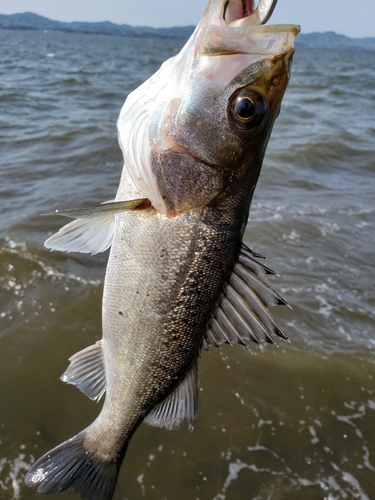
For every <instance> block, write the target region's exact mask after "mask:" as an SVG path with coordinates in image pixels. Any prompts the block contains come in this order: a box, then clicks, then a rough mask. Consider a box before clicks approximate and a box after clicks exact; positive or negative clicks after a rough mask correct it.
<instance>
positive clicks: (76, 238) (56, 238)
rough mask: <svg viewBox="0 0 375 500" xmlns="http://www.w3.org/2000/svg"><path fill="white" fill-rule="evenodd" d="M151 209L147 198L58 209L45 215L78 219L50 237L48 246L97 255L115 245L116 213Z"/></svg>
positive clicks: (47, 241)
mask: <svg viewBox="0 0 375 500" xmlns="http://www.w3.org/2000/svg"><path fill="white" fill-rule="evenodd" d="M142 208H150V203H149V201H148V200H147V198H140V199H139V200H128V201H108V202H105V203H102V204H101V205H99V206H95V207H82V208H71V209H67V210H56V211H55V212H51V213H49V214H45V215H62V216H64V217H70V218H72V219H75V218H76V219H77V220H75V221H73V222H70V223H69V224H66V225H65V226H63V227H62V228H61V229H59V231H58V232H57V233H56V234H54V235H52V236H51V237H50V238H48V239H47V240H46V241H45V243H44V246H45V247H46V248H49V249H50V250H59V251H61V252H80V253H90V254H91V255H95V254H97V253H100V252H104V251H105V250H107V248H109V247H110V246H111V245H112V240H113V234H114V231H115V214H117V213H121V212H126V211H133V210H141V209H142Z"/></svg>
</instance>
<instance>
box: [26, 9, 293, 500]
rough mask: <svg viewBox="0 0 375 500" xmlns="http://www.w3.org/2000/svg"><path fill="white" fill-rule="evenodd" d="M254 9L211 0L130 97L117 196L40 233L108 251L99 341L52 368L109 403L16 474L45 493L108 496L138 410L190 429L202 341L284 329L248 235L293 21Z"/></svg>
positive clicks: (104, 499) (52, 242)
mask: <svg viewBox="0 0 375 500" xmlns="http://www.w3.org/2000/svg"><path fill="white" fill-rule="evenodd" d="M229 4H230V5H229ZM228 5H229V7H228ZM244 5H245V6H247V7H248V8H247V9H245V8H244ZM252 8H253V3H252V1H250V0H248V1H246V2H243V1H241V2H240V1H238V2H236V1H232V2H223V1H220V0H216V1H212V2H210V3H209V6H208V8H207V11H206V14H205V16H204V18H203V20H202V21H201V23H200V25H199V26H198V27H197V30H196V31H195V33H194V34H193V36H192V38H191V39H190V40H189V42H188V43H187V45H186V46H185V48H184V49H182V51H181V53H180V54H179V55H177V56H176V57H175V58H174V59H172V60H169V61H167V62H166V63H165V64H164V65H163V66H162V68H161V69H160V70H159V72H158V73H157V74H156V75H154V76H153V77H152V78H151V79H150V80H149V81H148V82H145V84H143V85H142V86H141V87H139V89H137V90H136V91H134V92H133V93H132V94H131V95H130V96H129V97H128V99H127V101H126V103H125V105H124V108H123V110H122V112H121V115H120V118H119V123H118V128H119V140H120V145H121V148H122V150H123V153H124V161H125V166H124V170H123V173H122V177H121V181H120V185H119V189H118V193H117V195H116V200H115V202H114V203H109V204H108V205H106V204H104V205H101V206H100V207H95V208H92V209H90V208H89V209H82V210H74V209H73V210H67V211H62V212H60V214H61V215H66V216H69V217H77V220H75V221H73V222H71V223H70V224H68V225H67V226H65V227H64V228H62V230H61V231H60V232H59V233H57V235H55V236H53V237H52V238H50V239H49V240H47V242H46V246H47V247H48V248H51V249H60V250H66V251H85V252H87V251H88V252H91V253H96V252H97V251H102V250H104V249H105V248H107V247H108V246H110V245H111V251H110V256H109V261H108V265H107V271H106V276H105V284H104V294H103V339H102V340H101V341H100V342H98V343H97V344H95V345H94V346H90V347H89V348H87V349H85V350H83V351H81V352H80V353H77V354H76V355H74V356H73V357H72V358H71V360H70V361H71V364H70V366H69V368H68V370H67V371H66V372H65V374H64V375H63V377H62V379H63V380H65V381H66V382H68V383H71V384H74V385H76V386H77V387H78V388H79V389H81V390H82V391H83V392H84V393H86V394H87V395H88V396H89V397H91V398H92V399H98V398H100V397H101V396H102V395H103V393H104V391H105V392H106V396H105V401H104V405H103V408H102V411H101V413H100V415H99V416H98V418H97V419H96V420H95V421H94V422H93V423H92V424H91V425H90V426H89V427H88V428H87V429H85V430H84V431H82V432H81V433H79V434H78V435H77V436H75V437H74V438H72V439H70V440H69V441H67V442H65V443H63V444H61V445H60V446H58V447H57V448H55V449H53V450H51V451H50V452H49V453H47V454H46V455H45V456H44V457H42V458H41V459H39V460H38V461H37V462H36V463H35V464H34V465H33V466H32V468H31V469H30V471H29V473H28V476H27V479H26V481H27V484H28V485H30V486H34V485H39V489H38V491H39V492H40V493H53V492H58V491H63V490H65V489H67V488H73V489H74V490H75V491H76V492H77V493H78V494H79V495H80V496H81V498H83V499H84V500H99V499H100V500H110V498H112V496H113V494H114V489H115V486H116V481H117V475H118V472H119V468H120V465H121V463H122V460H123V458H124V456H125V453H126V449H127V446H128V443H129V440H130V438H131V436H132V435H133V433H134V432H135V431H136V429H137V428H138V426H139V425H140V424H141V423H142V422H143V421H145V422H147V423H149V424H151V425H155V426H160V427H165V428H167V429H175V428H179V427H181V425H182V424H183V422H184V421H187V422H188V425H189V426H190V427H191V428H192V427H193V425H194V422H195V419H196V415H197V399H198V398H197V363H198V358H199V355H200V353H201V351H202V349H208V347H209V346H211V345H220V344H221V343H224V342H228V343H235V342H237V343H246V341H247V340H253V341H256V342H261V341H268V342H273V339H272V336H273V335H279V336H280V337H284V338H285V336H284V335H283V333H282V332H281V330H280V328H279V326H278V325H277V323H276V321H275V320H274V319H273V317H272V316H271V314H270V313H269V312H268V309H267V308H268V307H270V306H272V305H275V304H279V303H285V302H284V301H283V300H282V299H281V297H279V296H278V295H277V294H276V293H275V292H273V291H272V290H271V289H270V288H269V287H268V286H267V285H266V284H265V283H263V282H262V281H261V280H260V278H259V275H260V274H267V273H269V272H271V271H270V270H269V269H267V268H266V267H264V266H262V265H261V264H259V263H258V262H257V261H256V260H255V259H254V254H253V253H252V252H251V250H249V249H248V248H246V247H245V246H244V245H243V244H242V236H243V232H244V230H245V227H246V224H247V219H248V215H249V209H250V203H251V198H252V195H253V192H254V189H255V185H256V182H257V180H258V176H259V173H260V169H261V165H262V161H263V157H264V154H265V150H266V146H267V143H268V139H269V137H270V134H271V131H272V126H273V123H274V121H275V119H276V117H277V116H278V113H279V110H280V104H281V100H282V97H283V94H284V91H285V89H286V86H287V83H288V80H289V70H290V62H291V57H292V54H293V48H292V45H293V39H294V37H295V36H296V34H297V33H298V28H297V27H295V26H281V27H280V26H276V27H268V26H254V25H253V24H252V23H253V20H252V18H251V15H252V12H253V11H252V10H251V9H252ZM228 9H229V10H228ZM226 10H227V11H228V12H227V13H226ZM249 10H250V12H248V11H249ZM245 11H246V12H245ZM238 13H239V14H238ZM245 14H246V15H245ZM226 15H228V16H229V15H230V16H232V17H233V16H234V17H235V18H234V19H232V17H231V19H230V20H228V21H226V20H225V19H224V18H225V16H226ZM236 16H237V17H236ZM128 200H132V201H128ZM133 200H138V201H133Z"/></svg>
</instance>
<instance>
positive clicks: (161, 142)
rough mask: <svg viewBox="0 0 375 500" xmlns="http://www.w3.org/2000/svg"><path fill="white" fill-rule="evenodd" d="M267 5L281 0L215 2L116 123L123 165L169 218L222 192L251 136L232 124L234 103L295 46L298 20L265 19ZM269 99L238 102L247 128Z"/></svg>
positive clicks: (237, 113)
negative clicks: (266, 21)
mask: <svg viewBox="0 0 375 500" xmlns="http://www.w3.org/2000/svg"><path fill="white" fill-rule="evenodd" d="M265 4H267V5H268V9H269V10H270V9H271V11H272V9H273V7H274V4H275V1H272V2H270V0H262V1H261V2H260V5H259V7H258V8H257V9H254V5H253V1H252V0H230V1H228V0H227V1H223V0H212V1H211V2H210V3H209V5H208V7H207V9H206V12H205V15H204V17H203V18H202V20H201V22H200V23H199V25H198V26H197V28H196V30H195V32H194V33H193V35H192V36H191V38H190V39H189V41H188V42H187V43H186V45H185V46H184V47H183V48H182V50H181V52H180V53H179V54H177V55H176V56H175V57H172V58H171V59H169V60H168V61H166V62H165V63H164V64H163V65H162V66H161V68H160V69H159V71H158V72H156V73H155V74H154V75H153V76H152V77H151V78H150V79H149V80H147V81H146V82H145V83H144V84H143V85H141V86H140V87H139V88H138V89H136V90H135V91H133V92H132V93H131V94H130V95H129V96H128V98H127V100H126V101H125V104H124V106H123V108H122V110H121V113H120V116H119V119H118V123H117V127H118V135H119V143H120V147H121V149H122V152H123V156H124V168H126V169H127V170H128V172H129V174H130V175H131V177H132V180H133V182H134V184H135V187H136V188H137V189H138V190H139V192H140V193H141V195H142V196H143V197H145V198H148V199H149V200H150V201H151V203H152V205H153V206H154V207H155V208H156V209H157V210H158V211H159V212H161V213H163V214H165V215H166V216H167V217H176V216H178V215H180V214H181V213H183V212H185V211H188V210H191V209H194V208H200V207H202V206H205V205H206V204H207V203H209V202H210V201H211V200H213V199H214V198H215V197H216V196H218V195H219V194H220V193H221V192H222V191H223V189H224V187H225V185H226V183H227V181H228V175H229V174H228V172H229V171H230V170H231V169H233V168H235V167H236V165H235V164H234V162H233V156H235V153H234V152H235V151H236V150H238V148H239V145H240V144H239V143H243V142H244V141H246V139H245V138H244V136H243V134H242V136H240V137H239V136H237V135H236V131H235V130H233V127H231V126H230V124H229V121H230V119H231V116H230V115H229V116H228V103H229V101H230V100H231V99H232V100H233V96H234V95H237V94H236V93H239V92H241V89H242V88H243V87H245V86H249V85H250V84H251V83H252V82H253V81H254V80H255V79H256V77H257V74H258V73H262V72H263V70H264V65H263V63H267V64H268V65H270V66H272V61H273V59H274V58H275V57H277V56H280V55H282V54H286V53H287V52H288V51H290V50H291V48H292V46H293V41H294V38H295V36H296V34H297V33H298V28H297V27H296V26H292V25H280V26H260V25H259V23H260V22H261V21H262V20H263V21H264V19H266V18H267V13H269V11H267V12H266V11H265ZM261 8H262V9H263V10H262V9H261ZM239 99H240V100H241V98H239ZM264 105H265V103H264V102H262V98H259V99H256V100H255V101H253V100H252V99H248V101H243V99H242V102H240V101H239V102H237V111H234V118H235V119H237V121H238V122H239V123H240V125H242V130H246V129H247V128H252V127H251V126H250V127H248V125H249V121H248V120H247V115H249V114H251V113H252V110H253V108H254V112H255V115H256V116H255V118H254V120H253V118H252V120H253V122H252V125H254V123H256V122H257V121H258V122H259V123H258V124H259V125H262V124H263V126H264V125H265V123H266V120H263V121H262V116H261V115H262V109H263V108H262V106H263V107H264ZM263 111H264V110H263ZM264 112H265V111H264ZM242 118H243V119H242ZM241 120H242V121H241ZM271 127H272V126H271ZM254 142H255V141H254ZM254 147H256V146H254Z"/></svg>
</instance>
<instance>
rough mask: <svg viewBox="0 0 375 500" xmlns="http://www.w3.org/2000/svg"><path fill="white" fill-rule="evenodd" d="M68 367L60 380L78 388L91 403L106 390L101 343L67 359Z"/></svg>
mask: <svg viewBox="0 0 375 500" xmlns="http://www.w3.org/2000/svg"><path fill="white" fill-rule="evenodd" d="M69 361H70V365H69V366H68V368H67V369H66V370H65V372H64V373H63V374H62V375H61V377H60V378H61V380H62V381H63V382H66V383H67V384H72V385H75V386H76V387H78V389H79V390H80V391H82V392H83V393H84V394H86V396H88V397H89V398H90V399H92V400H93V401H95V400H97V401H99V399H100V398H101V397H102V396H103V394H104V392H105V390H106V374H105V365H104V357H103V349H102V341H101V340H98V342H96V343H95V344H94V345H91V346H89V347H86V349H83V350H82V351H79V352H77V353H76V354H73V356H71V357H70V358H69Z"/></svg>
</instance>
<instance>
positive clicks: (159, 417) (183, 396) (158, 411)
mask: <svg viewBox="0 0 375 500" xmlns="http://www.w3.org/2000/svg"><path fill="white" fill-rule="evenodd" d="M197 412H198V361H195V363H194V365H193V367H192V369H191V370H190V372H189V373H188V374H187V375H186V377H185V378H184V379H183V380H182V382H181V383H180V384H179V385H178V386H177V388H176V389H175V390H174V391H173V392H172V394H170V395H169V396H168V397H167V398H166V399H164V400H163V401H162V402H161V403H159V404H157V405H156V406H155V407H154V408H153V409H152V410H151V411H150V413H149V414H148V415H147V417H146V418H145V419H144V421H145V422H146V423H147V424H149V425H153V426H155V427H164V428H165V429H168V430H173V429H180V428H181V427H182V425H183V423H184V420H187V422H188V426H189V430H190V431H192V430H193V428H194V424H195V421H196V419H197Z"/></svg>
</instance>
